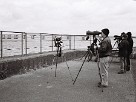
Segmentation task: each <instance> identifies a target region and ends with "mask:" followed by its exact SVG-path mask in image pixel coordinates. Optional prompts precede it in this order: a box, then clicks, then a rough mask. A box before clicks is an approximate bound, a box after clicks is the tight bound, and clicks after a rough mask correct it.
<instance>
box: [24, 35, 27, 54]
mask: <svg viewBox="0 0 136 102" xmlns="http://www.w3.org/2000/svg"><path fill="white" fill-rule="evenodd" d="M24 34H25V52H26V55H27V33H25V32H24Z"/></svg>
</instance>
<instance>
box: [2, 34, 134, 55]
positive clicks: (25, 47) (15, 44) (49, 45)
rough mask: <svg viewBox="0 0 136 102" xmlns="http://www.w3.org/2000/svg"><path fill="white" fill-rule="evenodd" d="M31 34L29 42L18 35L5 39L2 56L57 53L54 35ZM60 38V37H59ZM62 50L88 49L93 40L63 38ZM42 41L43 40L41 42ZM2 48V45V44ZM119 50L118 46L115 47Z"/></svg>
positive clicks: (84, 37)
mask: <svg viewBox="0 0 136 102" xmlns="http://www.w3.org/2000/svg"><path fill="white" fill-rule="evenodd" d="M33 35H34V34H29V35H27V40H26V39H25V38H24V39H22V37H21V35H18V37H17V38H14V37H15V35H12V36H14V37H12V36H11V38H6V37H5V39H3V41H2V53H1V51H0V56H1V54H2V57H6V56H14V55H23V54H33V53H39V52H48V51H55V50H56V47H54V41H52V39H54V37H55V36H56V35H55V36H52V35H46V36H44V37H43V36H42V38H41V36H40V35H39V34H37V35H36V34H35V36H33ZM59 37H60V36H59ZM61 37H62V41H63V43H62V48H63V50H65V49H87V46H90V44H91V43H92V39H89V40H86V36H65V35H64V36H62V35H61ZM110 38H111V43H112V46H114V44H115V40H114V37H110ZM40 39H41V40H40ZM133 40H134V46H135V47H136V38H133ZM0 48H1V44H0ZM114 48H117V44H116V45H115V46H114Z"/></svg>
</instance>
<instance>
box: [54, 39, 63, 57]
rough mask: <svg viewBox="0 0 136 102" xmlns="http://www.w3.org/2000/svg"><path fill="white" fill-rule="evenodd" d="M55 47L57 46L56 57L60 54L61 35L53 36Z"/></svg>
mask: <svg viewBox="0 0 136 102" xmlns="http://www.w3.org/2000/svg"><path fill="white" fill-rule="evenodd" d="M54 43H55V47H57V57H61V54H62V43H63V42H62V39H61V37H55V38H54Z"/></svg>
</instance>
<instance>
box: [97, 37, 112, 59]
mask: <svg viewBox="0 0 136 102" xmlns="http://www.w3.org/2000/svg"><path fill="white" fill-rule="evenodd" d="M98 52H99V57H100V58H102V57H107V56H109V55H110V54H111V52H112V45H111V40H110V38H109V37H106V38H104V39H103V40H102V41H101V43H100V47H99V48H98Z"/></svg>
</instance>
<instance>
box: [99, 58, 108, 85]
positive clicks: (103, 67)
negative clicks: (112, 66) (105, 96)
mask: <svg viewBox="0 0 136 102" xmlns="http://www.w3.org/2000/svg"><path fill="white" fill-rule="evenodd" d="M109 59H110V58H109V56H108V57H103V58H100V63H99V66H100V76H101V85H106V86H108V69H109Z"/></svg>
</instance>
